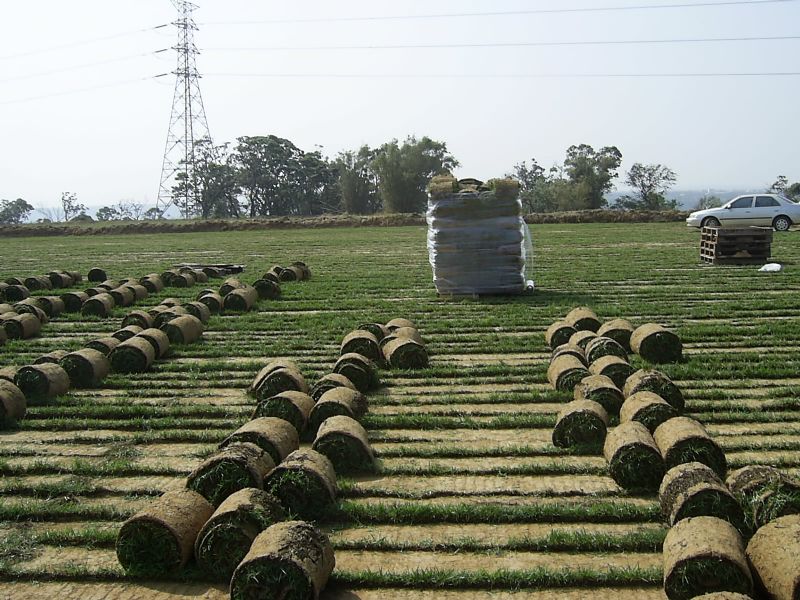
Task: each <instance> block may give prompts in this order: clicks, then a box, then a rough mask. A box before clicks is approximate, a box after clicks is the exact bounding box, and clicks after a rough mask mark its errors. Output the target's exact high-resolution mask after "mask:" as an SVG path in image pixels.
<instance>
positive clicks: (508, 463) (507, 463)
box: [381, 456, 606, 472]
mask: <svg viewBox="0 0 800 600" xmlns="http://www.w3.org/2000/svg"><path fill="white" fill-rule="evenodd" d="M381 463H382V464H383V466H384V467H385V468H394V467H407V468H411V467H419V468H423V469H424V468H432V467H435V468H444V469H458V470H464V471H467V472H469V471H483V470H488V469H491V470H496V471H501V472H502V471H503V470H505V469H513V468H524V467H526V466H536V467H552V468H553V469H557V468H559V467H562V466H566V465H570V466H580V467H588V466H593V467H599V468H603V467H605V465H606V461H605V459H604V458H603V457H602V456H559V457H558V458H551V457H539V458H520V457H517V456H507V457H505V456H504V457H481V458H385V459H383V460H382V461H381Z"/></svg>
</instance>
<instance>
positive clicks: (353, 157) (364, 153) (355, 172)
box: [334, 146, 381, 215]
mask: <svg viewBox="0 0 800 600" xmlns="http://www.w3.org/2000/svg"><path fill="white" fill-rule="evenodd" d="M374 158H375V151H374V150H372V149H371V148H370V147H369V146H361V148H359V149H358V151H357V152H352V151H349V152H340V153H339V156H337V157H336V161H335V162H334V167H335V168H336V170H337V172H338V175H339V191H340V194H341V197H342V208H343V209H344V211H345V212H347V213H350V214H354V215H368V214H373V213H376V212H378V211H379V210H380V208H381V200H380V196H379V195H378V178H377V175H376V174H375V171H373V169H372V161H373V159H374Z"/></svg>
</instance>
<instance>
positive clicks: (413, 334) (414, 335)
mask: <svg viewBox="0 0 800 600" xmlns="http://www.w3.org/2000/svg"><path fill="white" fill-rule="evenodd" d="M391 333H392V335H394V336H396V337H398V338H409V339H412V340H414V341H415V342H417V343H418V344H419V345H421V346H424V345H425V340H423V339H422V335H421V334H420V332H419V330H418V329H415V328H414V327H398V328H397V329H395V330H394V331H392V332H391Z"/></svg>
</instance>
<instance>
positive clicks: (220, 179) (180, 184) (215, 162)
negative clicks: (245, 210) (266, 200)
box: [172, 138, 242, 219]
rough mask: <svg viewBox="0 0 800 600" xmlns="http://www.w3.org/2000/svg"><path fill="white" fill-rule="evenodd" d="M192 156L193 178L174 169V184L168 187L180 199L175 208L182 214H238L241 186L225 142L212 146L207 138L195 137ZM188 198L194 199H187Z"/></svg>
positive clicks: (206, 217) (207, 215)
mask: <svg viewBox="0 0 800 600" xmlns="http://www.w3.org/2000/svg"><path fill="white" fill-rule="evenodd" d="M195 160H196V166H195V170H194V181H187V178H186V173H178V175H177V176H176V180H177V184H176V185H175V187H173V190H172V193H173V197H174V198H180V199H181V200H182V201H181V202H179V203H178V208H179V210H180V211H181V214H182V215H183V217H184V218H187V219H188V218H189V217H191V216H194V215H197V216H200V217H202V218H204V219H208V218H211V217H219V218H225V217H233V218H237V217H240V216H241V210H242V207H241V204H240V202H239V195H240V194H241V190H240V189H239V186H238V184H237V181H236V169H235V167H234V166H233V164H232V162H231V161H232V159H231V154H230V152H229V150H228V144H222V145H221V146H215V145H213V144H212V143H211V140H209V139H208V138H204V139H201V140H198V141H197V142H195ZM192 198H195V199H196V200H195V201H194V202H187V199H192Z"/></svg>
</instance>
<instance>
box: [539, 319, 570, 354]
mask: <svg viewBox="0 0 800 600" xmlns="http://www.w3.org/2000/svg"><path fill="white" fill-rule="evenodd" d="M576 333H577V331H576V330H575V328H574V327H573V326H572V325H570V324H569V323H567V322H566V321H556V322H555V323H553V324H552V325H550V327H548V328H547V331H546V332H545V334H544V340H545V342H547V345H548V346H550V348H553V349H555V348H557V347H559V346H563V345H564V344H566V343H568V342H569V340H570V338H571V337H572V336H573V335H575V334H576Z"/></svg>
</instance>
